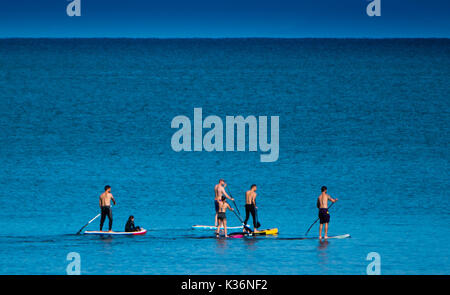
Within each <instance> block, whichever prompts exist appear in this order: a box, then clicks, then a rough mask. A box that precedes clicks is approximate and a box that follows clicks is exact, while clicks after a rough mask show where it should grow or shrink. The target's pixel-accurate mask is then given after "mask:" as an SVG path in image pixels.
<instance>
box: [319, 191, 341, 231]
mask: <svg viewBox="0 0 450 295" xmlns="http://www.w3.org/2000/svg"><path fill="white" fill-rule="evenodd" d="M321 191H322V193H321V194H320V196H319V198H317V208H319V219H320V226H319V239H322V227H323V225H324V224H325V236H324V238H325V239H328V223H329V222H330V214H329V213H328V200H330V201H331V202H333V203H334V202H336V201H337V200H338V199H337V198H336V199H333V198H332V197H331V196H330V195H329V194H327V187H326V186H322V189H321Z"/></svg>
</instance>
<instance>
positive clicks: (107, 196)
mask: <svg viewBox="0 0 450 295" xmlns="http://www.w3.org/2000/svg"><path fill="white" fill-rule="evenodd" d="M111 199H112V200H114V197H113V195H112V194H111V193H108V192H104V193H103V194H101V195H100V206H101V207H105V206H106V207H109V206H111Z"/></svg>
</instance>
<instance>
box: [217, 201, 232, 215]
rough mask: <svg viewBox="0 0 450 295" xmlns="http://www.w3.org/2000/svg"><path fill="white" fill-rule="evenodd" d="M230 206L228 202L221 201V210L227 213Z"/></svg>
mask: <svg viewBox="0 0 450 295" xmlns="http://www.w3.org/2000/svg"><path fill="white" fill-rule="evenodd" d="M228 208H230V209H231V207H230V205H229V204H228V203H227V202H223V201H219V212H223V213H225V212H226V211H227V209H228Z"/></svg>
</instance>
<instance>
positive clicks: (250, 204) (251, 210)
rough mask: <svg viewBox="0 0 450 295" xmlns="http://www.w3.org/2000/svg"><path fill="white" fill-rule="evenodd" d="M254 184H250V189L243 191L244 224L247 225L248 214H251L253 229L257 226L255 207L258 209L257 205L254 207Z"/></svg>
mask: <svg viewBox="0 0 450 295" xmlns="http://www.w3.org/2000/svg"><path fill="white" fill-rule="evenodd" d="M256 189H257V187H256V184H252V185H251V187H250V190H248V191H247V192H246V193H245V220H244V225H247V221H248V219H249V217H250V214H251V215H252V218H253V230H256V229H257V228H258V224H257V220H256V216H255V215H256V209H258V207H256V195H257V194H256ZM244 230H245V226H244Z"/></svg>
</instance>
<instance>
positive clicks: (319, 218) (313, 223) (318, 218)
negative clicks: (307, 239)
mask: <svg viewBox="0 0 450 295" xmlns="http://www.w3.org/2000/svg"><path fill="white" fill-rule="evenodd" d="M333 205H334V203H332V204H331V205H330V207H328V209H330V208H331V207H333ZM319 219H320V218H317V219H316V221H314V223H313V224H311V226H310V227H309V228H308V230H307V231H306V233H305V236H306V235H308V233H309V231H310V230H311V228H312V227H313V225H314V224H316V222H317V221H318V220H319Z"/></svg>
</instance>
